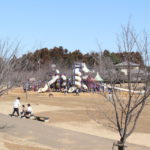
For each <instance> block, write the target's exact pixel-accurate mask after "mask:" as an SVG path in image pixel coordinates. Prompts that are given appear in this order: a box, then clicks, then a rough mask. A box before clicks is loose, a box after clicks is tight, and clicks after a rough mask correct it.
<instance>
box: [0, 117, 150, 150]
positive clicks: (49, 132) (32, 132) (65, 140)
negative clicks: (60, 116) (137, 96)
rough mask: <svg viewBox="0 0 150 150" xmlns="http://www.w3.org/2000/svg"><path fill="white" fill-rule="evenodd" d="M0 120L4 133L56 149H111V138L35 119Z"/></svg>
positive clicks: (140, 149)
mask: <svg viewBox="0 0 150 150" xmlns="http://www.w3.org/2000/svg"><path fill="white" fill-rule="evenodd" d="M0 122H1V123H3V124H7V125H8V126H9V128H6V129H5V130H4V131H5V133H7V134H9V135H12V136H16V137H19V138H22V139H28V138H29V137H30V141H31V142H35V143H38V144H41V145H45V146H48V147H50V148H52V149H56V150H111V147H112V143H113V141H112V140H108V139H105V138H101V137H98V136H93V135H89V134H84V133H80V132H74V131H71V130H66V129H61V128H57V127H53V126H48V125H46V123H42V122H38V121H35V120H28V119H20V118H14V117H12V118H11V117H10V116H6V115H3V114H0ZM149 149H150V148H147V147H142V146H137V145H133V144H130V146H129V148H128V150H149Z"/></svg>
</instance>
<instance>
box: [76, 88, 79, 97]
mask: <svg viewBox="0 0 150 150" xmlns="http://www.w3.org/2000/svg"><path fill="white" fill-rule="evenodd" d="M77 95H78V96H79V89H78V88H77V89H76V96H77Z"/></svg>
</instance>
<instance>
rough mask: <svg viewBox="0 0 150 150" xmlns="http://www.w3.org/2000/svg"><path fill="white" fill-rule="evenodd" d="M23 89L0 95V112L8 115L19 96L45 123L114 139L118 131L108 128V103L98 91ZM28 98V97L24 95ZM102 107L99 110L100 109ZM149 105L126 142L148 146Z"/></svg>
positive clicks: (10, 146) (14, 149) (15, 147)
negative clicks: (77, 92)
mask: <svg viewBox="0 0 150 150" xmlns="http://www.w3.org/2000/svg"><path fill="white" fill-rule="evenodd" d="M48 95H49V93H37V92H33V91H30V92H27V95H26V93H24V92H23V90H22V89H21V88H15V89H12V90H11V91H9V92H8V94H5V95H3V96H2V97H0V107H1V109H0V113H3V114H9V113H11V112H12V103H13V101H14V99H15V98H16V97H17V96H20V97H21V104H25V105H26V104H28V103H30V104H31V105H32V108H33V111H34V114H35V115H39V116H46V117H50V122H49V123H46V124H47V125H53V126H56V127H59V128H65V129H70V130H73V131H78V132H83V133H88V134H91V135H96V136H100V137H105V138H108V139H115V140H117V139H118V134H117V132H115V131H114V130H112V129H111V128H109V127H108V126H109V122H108V120H107V119H106V118H105V116H104V115H103V113H102V112H103V111H105V112H107V113H108V114H111V113H112V109H111V107H110V104H109V103H108V101H107V100H106V99H104V98H103V97H102V96H101V95H100V94H98V93H97V94H93V93H81V94H80V96H75V94H72V93H71V94H67V95H64V94H63V93H53V96H52V97H49V96H48ZM27 97H28V98H27ZM101 110H102V111H101ZM149 125H150V105H146V107H145V109H144V111H143V113H142V115H141V117H140V120H139V122H138V126H137V128H136V130H135V132H134V133H133V135H132V136H131V137H130V138H129V139H128V142H130V143H133V144H139V145H143V146H148V147H150V126H149ZM5 146H6V147H7V149H11V150H20V149H21V148H20V145H17V144H14V145H13V144H12V143H9V142H6V143H5ZM25 149H28V150H35V149H37V150H44V149H40V148H39V149H38V148H34V147H29V146H28V147H26V146H24V147H22V149H21V150H25Z"/></svg>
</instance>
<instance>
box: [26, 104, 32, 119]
mask: <svg viewBox="0 0 150 150" xmlns="http://www.w3.org/2000/svg"><path fill="white" fill-rule="evenodd" d="M31 115H33V110H32V107H31V105H30V104H27V110H26V117H30V116H31Z"/></svg>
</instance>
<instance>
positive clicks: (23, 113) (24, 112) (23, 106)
mask: <svg viewBox="0 0 150 150" xmlns="http://www.w3.org/2000/svg"><path fill="white" fill-rule="evenodd" d="M20 114H21V118H22V117H24V116H25V114H26V109H25V105H22V111H21V113H20Z"/></svg>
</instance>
